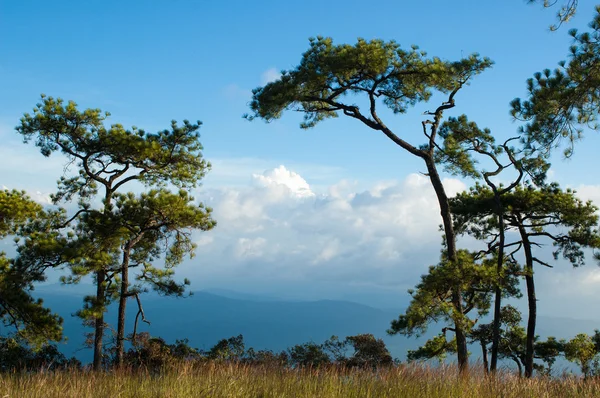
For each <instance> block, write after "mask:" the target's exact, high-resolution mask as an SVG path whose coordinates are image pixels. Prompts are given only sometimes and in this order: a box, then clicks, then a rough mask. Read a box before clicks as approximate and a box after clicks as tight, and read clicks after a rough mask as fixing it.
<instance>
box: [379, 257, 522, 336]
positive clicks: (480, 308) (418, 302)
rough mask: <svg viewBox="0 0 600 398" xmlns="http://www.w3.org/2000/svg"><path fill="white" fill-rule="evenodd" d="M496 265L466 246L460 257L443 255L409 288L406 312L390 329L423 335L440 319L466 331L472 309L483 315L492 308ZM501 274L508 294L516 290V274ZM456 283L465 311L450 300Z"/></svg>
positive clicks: (389, 331)
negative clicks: (449, 257)
mask: <svg viewBox="0 0 600 398" xmlns="http://www.w3.org/2000/svg"><path fill="white" fill-rule="evenodd" d="M495 267H496V262H495V260H494V259H493V258H486V259H483V260H477V257H476V253H470V252H468V251H466V250H459V252H458V260H457V262H454V263H451V262H449V261H448V260H447V259H446V258H445V256H442V261H441V262H440V264H438V265H436V266H431V267H429V272H428V273H427V274H426V275H423V276H421V282H420V283H419V284H418V285H417V286H416V288H415V289H414V290H409V293H410V295H411V302H410V305H409V306H408V308H407V309H406V312H405V314H404V315H401V316H400V317H399V318H398V319H397V320H394V321H392V324H391V327H390V329H389V330H388V333H390V334H403V335H405V336H413V335H416V336H420V335H422V334H423V333H425V332H426V331H427V328H428V326H429V324H431V323H438V322H441V323H447V324H457V323H458V324H460V325H462V326H463V327H464V328H465V330H466V331H468V330H470V329H471V327H472V325H473V321H472V320H470V319H469V318H468V317H467V315H468V314H469V312H471V311H473V312H477V314H478V316H482V315H485V314H487V313H488V311H489V307H490V300H491V294H492V292H493V287H494V285H495V284H496V283H498V275H497V273H496V268H495ZM500 277H501V278H503V279H504V280H505V282H504V283H506V284H507V289H506V294H515V293H516V289H515V288H514V285H515V284H516V280H515V278H511V277H509V276H508V275H501V276H500ZM457 285H458V286H460V287H461V291H462V301H463V308H464V312H463V314H462V315H461V314H458V313H457V312H456V311H455V307H454V305H453V304H452V302H451V301H452V289H453V287H455V286H457ZM448 329H451V327H448ZM435 343H436V344H438V343H439V341H436V342H435ZM431 344H433V342H432V343H431ZM438 345H439V344H438Z"/></svg>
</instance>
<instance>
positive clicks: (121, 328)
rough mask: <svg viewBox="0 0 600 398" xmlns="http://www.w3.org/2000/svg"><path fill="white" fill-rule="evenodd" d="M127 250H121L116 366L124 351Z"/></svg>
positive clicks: (119, 365)
mask: <svg viewBox="0 0 600 398" xmlns="http://www.w3.org/2000/svg"><path fill="white" fill-rule="evenodd" d="M130 251H131V249H129V250H127V249H126V250H123V264H122V268H121V294H120V297H119V314H118V320H117V347H116V348H117V367H119V368H120V367H122V366H123V357H124V351H125V311H126V309H127V299H128V298H129V255H130Z"/></svg>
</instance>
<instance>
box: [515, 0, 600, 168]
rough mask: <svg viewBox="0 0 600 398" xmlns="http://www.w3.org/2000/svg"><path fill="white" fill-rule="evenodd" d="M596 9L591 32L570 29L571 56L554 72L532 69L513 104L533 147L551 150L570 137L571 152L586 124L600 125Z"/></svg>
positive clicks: (599, 25) (598, 19)
mask: <svg viewBox="0 0 600 398" xmlns="http://www.w3.org/2000/svg"><path fill="white" fill-rule="evenodd" d="M570 3H571V4H573V3H575V6H576V2H570ZM572 9H573V10H574V7H573V8H572ZM596 12H597V14H596V16H595V17H594V19H593V20H592V22H591V23H590V29H591V31H590V32H584V33H579V32H577V30H575V29H573V30H571V31H570V32H569V33H570V35H571V36H572V37H573V45H572V46H571V55H570V60H569V61H568V62H564V61H563V62H561V64H560V67H559V68H557V69H555V70H554V71H551V70H549V69H546V70H544V71H543V72H538V73H536V74H534V77H533V78H531V79H529V80H528V81H527V91H528V95H527V98H526V99H525V100H521V99H519V98H517V99H515V100H514V101H513V102H512V103H511V105H512V110H511V113H512V115H513V117H515V118H516V119H518V120H522V121H524V122H526V124H525V125H524V126H523V127H522V133H523V136H524V141H525V143H526V144H527V146H528V148H529V149H539V148H542V149H545V150H546V153H547V154H549V153H550V149H552V148H555V147H558V146H561V145H562V144H564V141H565V140H566V144H567V145H566V149H565V155H566V156H570V155H571V154H572V153H573V149H574V144H575V142H576V141H577V140H579V139H580V138H581V137H582V135H583V132H584V129H585V128H589V129H594V130H597V129H598V127H599V125H598V106H599V103H600V101H599V99H600V73H599V70H600V68H599V67H598V66H599V65H600V57H599V54H600V47H599V46H600V40H599V39H600V6H597V7H596Z"/></svg>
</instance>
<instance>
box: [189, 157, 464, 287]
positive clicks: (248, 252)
mask: <svg viewBox="0 0 600 398" xmlns="http://www.w3.org/2000/svg"><path fill="white" fill-rule="evenodd" d="M444 183H445V185H446V186H447V188H448V190H449V192H451V193H454V192H456V191H460V190H463V189H464V188H465V185H464V184H463V183H462V182H460V181H459V180H454V179H448V180H445V181H444ZM203 191H204V192H201V193H199V194H198V195H196V197H198V198H199V199H203V198H204V199H205V200H207V202H208V204H209V205H210V206H211V207H213V209H214V215H215V218H216V220H217V223H218V225H217V228H216V229H215V230H214V231H211V232H209V233H207V234H209V235H211V236H213V237H214V240H213V241H212V242H211V244H209V245H203V246H201V247H199V249H198V252H199V256H200V257H205V258H204V259H203V261H202V262H203V264H204V265H203V267H202V268H198V269H196V271H194V272H196V273H197V274H198V276H199V279H205V278H206V277H209V276H215V275H222V276H224V275H225V274H227V275H228V277H231V275H232V273H234V270H235V273H236V274H238V275H239V274H244V275H247V274H246V273H247V272H250V270H251V274H252V277H254V278H258V279H261V278H267V277H268V278H281V279H285V278H291V279H294V280H296V281H298V283H301V281H303V280H304V281H306V280H311V281H317V280H319V281H324V280H330V281H335V282H336V283H340V282H343V283H346V284H356V283H367V282H368V283H371V284H373V285H380V286H394V285H395V286H398V285H405V284H407V283H408V282H407V281H410V284H412V283H414V282H416V281H417V279H418V275H420V274H421V273H422V272H424V271H425V270H426V269H427V266H429V265H431V264H432V263H434V262H436V261H437V259H438V257H439V250H440V242H441V233H440V232H439V231H438V225H439V224H440V222H441V220H440V216H439V210H438V204H437V200H436V198H435V195H434V192H433V189H432V188H431V187H430V185H429V182H428V179H427V178H426V177H424V176H422V175H419V174H411V175H409V176H408V177H407V178H406V179H405V180H404V181H402V182H398V181H386V182H382V183H374V184H373V185H372V187H371V188H369V189H367V190H362V191H358V190H357V183H356V182H353V181H348V180H342V181H340V182H339V183H337V184H332V185H331V186H330V187H329V189H326V190H325V191H323V192H327V193H320V194H317V193H315V192H314V191H313V189H312V187H311V185H310V184H309V181H307V180H306V179H305V178H303V177H302V176H301V175H300V174H299V173H296V172H295V171H293V170H289V169H288V168H286V167H285V166H279V167H277V168H274V169H271V170H267V171H265V172H263V173H262V174H256V173H254V174H253V184H249V185H247V186H245V187H239V186H237V187H230V188H222V187H221V188H219V189H210V188H204V190H203ZM232 242H234V243H232ZM211 259H212V260H211ZM211 262H214V266H211V265H210V263H211Z"/></svg>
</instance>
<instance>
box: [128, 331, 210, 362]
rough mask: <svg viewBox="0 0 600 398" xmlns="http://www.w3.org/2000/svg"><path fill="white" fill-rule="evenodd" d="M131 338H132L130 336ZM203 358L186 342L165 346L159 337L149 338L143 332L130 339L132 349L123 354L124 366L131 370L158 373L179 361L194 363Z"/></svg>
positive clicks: (147, 334)
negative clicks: (139, 369) (143, 369)
mask: <svg viewBox="0 0 600 398" xmlns="http://www.w3.org/2000/svg"><path fill="white" fill-rule="evenodd" d="M132 337H133V336H132ZM202 358H203V356H202V354H201V352H200V351H199V350H198V349H196V348H193V347H190V345H189V342H188V340H177V341H176V342H175V344H167V343H166V342H165V341H164V340H163V339H162V338H160V337H151V336H150V334H149V333H147V332H143V333H140V334H138V335H137V336H135V340H133V339H132V347H131V348H130V349H129V350H128V351H127V352H126V353H125V358H124V359H125V364H126V365H127V366H129V367H131V368H134V369H135V368H145V369H149V370H153V371H158V370H161V369H163V368H165V367H166V366H169V365H174V364H176V363H177V362H180V361H194V360H201V359H202Z"/></svg>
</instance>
